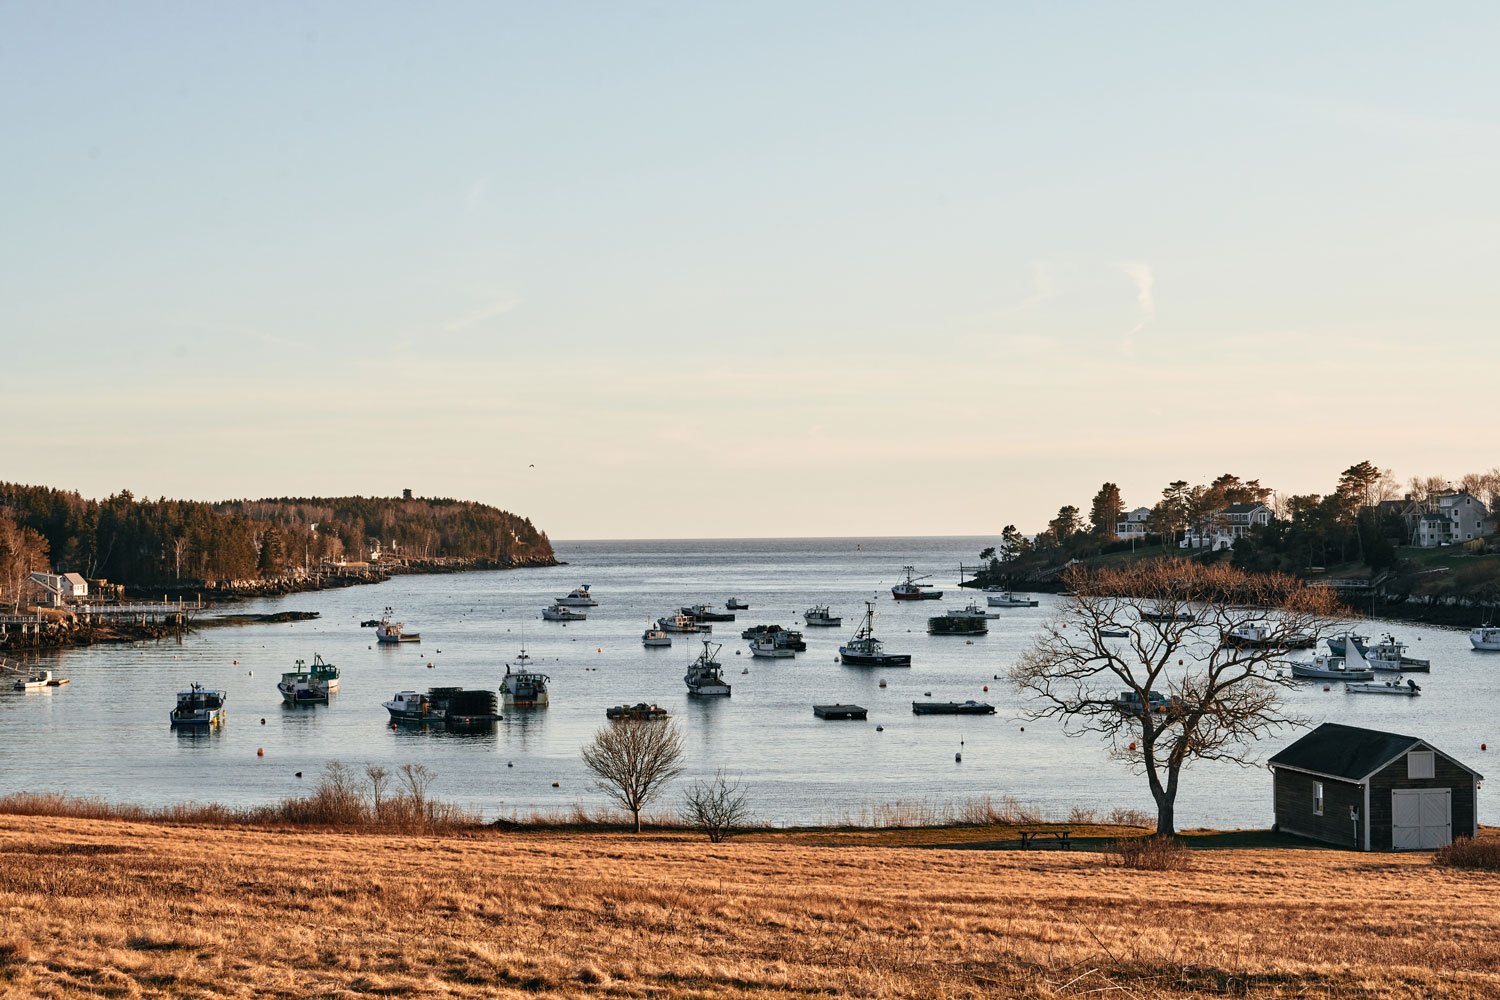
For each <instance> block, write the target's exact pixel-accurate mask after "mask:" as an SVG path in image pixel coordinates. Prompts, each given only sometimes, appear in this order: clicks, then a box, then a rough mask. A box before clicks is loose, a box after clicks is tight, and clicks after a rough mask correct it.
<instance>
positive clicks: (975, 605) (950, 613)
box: [943, 601, 1000, 621]
mask: <svg viewBox="0 0 1500 1000" xmlns="http://www.w3.org/2000/svg"><path fill="white" fill-rule="evenodd" d="M943 614H944V615H946V616H947V617H949V618H971V619H974V620H975V621H985V620H986V619H993V618H999V617H1000V616H999V615H992V614H990V613H989V612H988V611H986V610H985V609H984V608H981V607H980V606H979V602H978V601H970V602H969V603H968V604H967V605H966V606H964V607H962V608H949V609H948V610H947V611H945V612H943Z"/></svg>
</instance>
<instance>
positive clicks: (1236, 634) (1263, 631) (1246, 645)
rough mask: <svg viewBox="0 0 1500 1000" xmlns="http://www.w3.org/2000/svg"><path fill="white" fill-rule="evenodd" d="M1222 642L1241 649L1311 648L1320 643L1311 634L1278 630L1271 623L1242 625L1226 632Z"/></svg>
mask: <svg viewBox="0 0 1500 1000" xmlns="http://www.w3.org/2000/svg"><path fill="white" fill-rule="evenodd" d="M1220 642H1221V644H1222V645H1225V646H1234V647H1237V648H1240V649H1311V648H1313V647H1314V646H1316V645H1317V644H1318V640H1317V639H1315V638H1313V637H1311V636H1306V635H1297V634H1295V633H1283V632H1277V631H1276V630H1275V629H1273V628H1272V627H1271V626H1269V625H1241V626H1239V627H1238V628H1233V629H1230V630H1229V631H1228V632H1225V633H1224V636H1223V638H1222V639H1221V640H1220Z"/></svg>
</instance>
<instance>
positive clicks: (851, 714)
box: [813, 705, 870, 719]
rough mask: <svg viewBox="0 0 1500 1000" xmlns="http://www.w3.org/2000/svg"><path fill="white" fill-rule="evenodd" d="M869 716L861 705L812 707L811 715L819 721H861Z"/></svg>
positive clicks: (868, 712)
mask: <svg viewBox="0 0 1500 1000" xmlns="http://www.w3.org/2000/svg"><path fill="white" fill-rule="evenodd" d="M869 714H870V711H869V709H867V708H865V707H863V706H861V705H814V706H813V715H816V716H817V717H818V718H820V719H863V718H866V717H867V716H868V715H869Z"/></svg>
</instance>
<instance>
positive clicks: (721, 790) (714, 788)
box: [682, 768, 750, 844]
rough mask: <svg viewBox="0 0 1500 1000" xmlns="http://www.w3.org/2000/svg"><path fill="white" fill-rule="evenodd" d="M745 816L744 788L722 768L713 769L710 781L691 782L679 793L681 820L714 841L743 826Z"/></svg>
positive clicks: (718, 841)
mask: <svg viewBox="0 0 1500 1000" xmlns="http://www.w3.org/2000/svg"><path fill="white" fill-rule="evenodd" d="M749 818H750V807H749V804H748V798H747V795H746V793H745V790H744V788H743V787H741V785H740V782H739V781H738V780H737V779H736V780H733V781H731V780H730V779H729V778H728V777H726V776H725V774H724V771H723V769H722V768H721V769H720V770H718V771H716V772H714V777H713V780H712V781H695V782H693V783H692V784H691V785H689V786H688V789H687V791H686V792H684V793H683V805H682V819H683V821H684V822H686V823H687V824H688V825H689V826H691V827H693V828H694V829H696V830H699V831H701V832H702V833H704V834H706V835H707V836H708V839H709V840H710V841H712V842H713V843H715V844H718V843H721V842H722V841H724V840H725V839H727V838H729V837H730V836H732V835H733V834H734V832H735V831H736V830H738V829H741V828H742V827H744V826H745V825H746V823H747V821H748V820H749Z"/></svg>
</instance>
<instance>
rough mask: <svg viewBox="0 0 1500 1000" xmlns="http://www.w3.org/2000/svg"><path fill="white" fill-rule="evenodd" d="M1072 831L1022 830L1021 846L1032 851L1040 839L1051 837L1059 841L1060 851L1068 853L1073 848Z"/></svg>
mask: <svg viewBox="0 0 1500 1000" xmlns="http://www.w3.org/2000/svg"><path fill="white" fill-rule="evenodd" d="M1072 836H1073V831H1072V830H1022V831H1021V846H1022V847H1023V848H1025V849H1026V850H1030V849H1031V846H1032V845H1033V844H1035V843H1036V841H1037V838H1039V837H1050V838H1051V839H1053V840H1055V841H1057V847H1058V850H1062V851H1067V850H1071V849H1072V847H1073V841H1072Z"/></svg>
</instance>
